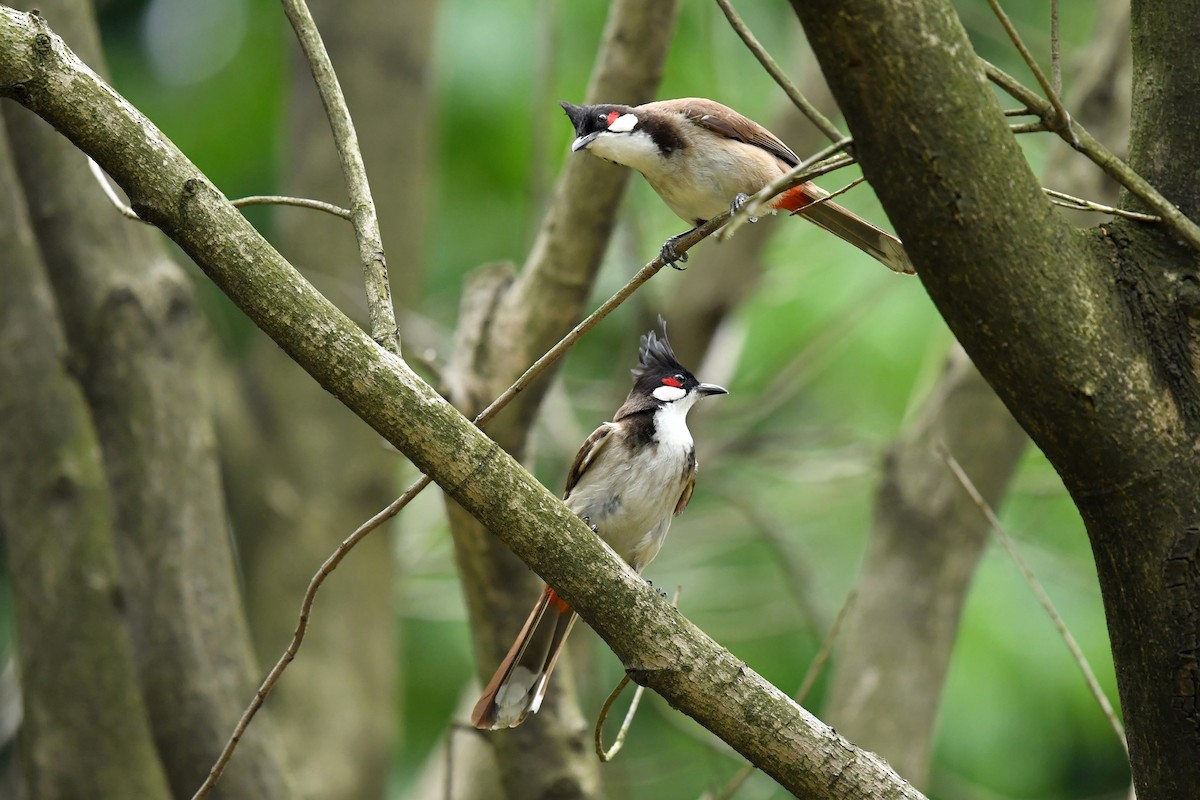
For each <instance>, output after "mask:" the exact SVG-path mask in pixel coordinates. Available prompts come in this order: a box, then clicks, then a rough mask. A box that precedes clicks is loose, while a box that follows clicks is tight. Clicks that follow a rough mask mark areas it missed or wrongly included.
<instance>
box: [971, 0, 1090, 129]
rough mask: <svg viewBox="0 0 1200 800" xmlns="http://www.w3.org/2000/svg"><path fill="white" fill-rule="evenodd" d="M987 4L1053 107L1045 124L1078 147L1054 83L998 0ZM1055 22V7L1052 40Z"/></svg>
mask: <svg viewBox="0 0 1200 800" xmlns="http://www.w3.org/2000/svg"><path fill="white" fill-rule="evenodd" d="M988 5H989V6H991V7H992V11H993V13H995V15H996V18H997V19H999V20H1000V24H1001V25H1003V26H1004V30H1005V32H1006V33H1007V34H1008V38H1009V39H1011V40H1012V43H1013V46H1014V47H1016V48H1017V52H1018V53H1020V54H1021V58H1022V59H1024V61H1025V63H1026V64H1027V65H1028V66H1029V70H1030V71H1031V72H1032V73H1033V76H1034V77H1035V78H1037V82H1038V85H1040V86H1041V87H1042V91H1043V92H1045V93H1046V97H1047V98H1049V100H1050V104H1051V105H1052V106H1053V107H1054V118H1053V120H1046V122H1047V124H1050V126H1051V127H1052V128H1053V129H1054V130H1056V131H1058V132H1059V133H1061V134H1062V135H1063V136H1064V137H1070V138H1069V139H1068V141H1070V142H1071V145H1072V146H1073V147H1078V146H1079V135H1078V134H1077V133H1076V132H1075V130H1074V129H1073V128H1072V126H1071V115H1070V114H1069V113H1068V112H1067V107H1066V106H1064V105H1063V102H1062V98H1061V97H1059V91H1058V90H1056V89H1055V85H1054V84H1053V83H1051V82H1050V80H1049V79H1047V78H1046V73H1045V72H1043V71H1042V68H1041V67H1039V66H1038V63H1037V60H1036V59H1035V58H1034V57H1033V54H1032V53H1030V52H1029V48H1028V47H1026V46H1025V42H1024V41H1022V40H1021V34H1019V33H1017V29H1016V27H1014V26H1013V24H1012V20H1010V19H1009V18H1008V15H1007V14H1005V13H1004V9H1003V8H1001V7H1000V0H988ZM1057 23H1058V14H1057V9H1055V12H1054V13H1052V15H1051V26H1052V31H1053V34H1054V35H1053V36H1052V41H1054V42H1057V41H1058V37H1057V32H1058V31H1057ZM1054 63H1055V64H1056V65H1057V63H1058V61H1057V59H1055V61H1054ZM1058 84H1059V85H1060V87H1061V84H1062V75H1061V73H1058Z"/></svg>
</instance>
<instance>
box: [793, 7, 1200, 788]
mask: <svg viewBox="0 0 1200 800" xmlns="http://www.w3.org/2000/svg"><path fill="white" fill-rule="evenodd" d="M793 6H794V7H795V9H796V12H797V15H798V16H799V17H800V19H801V21H802V22H803V24H804V26H805V29H806V30H807V31H808V32H809V36H810V40H811V41H812V42H813V46H814V50H815V51H816V53H817V57H818V59H819V60H820V61H821V64H822V67H823V69H824V71H825V73H826V76H827V77H829V78H830V82H831V86H832V88H833V91H834V95H835V96H836V97H837V98H838V100H839V104H840V105H841V107H842V109H843V111H844V112H845V114H846V119H847V121H848V123H849V126H850V129H851V132H852V133H853V134H854V135H855V139H856V142H857V146H856V152H857V154H858V156H859V158H860V160H861V162H862V164H863V169H864V172H865V174H866V175H867V176H868V178H869V179H870V180H871V181H872V184H873V185H874V186H875V187H876V190H877V191H878V193H879V195H880V198H881V200H882V201H883V203H884V207H885V208H886V209H887V210H888V213H889V215H890V216H891V218H892V220H893V221H894V222H895V224H896V226H897V229H898V230H899V232H900V234H901V237H902V238H904V239H905V241H906V242H909V243H910V250H911V254H912V256H913V261H914V263H915V264H916V265H917V268H918V271H919V272H920V274H921V277H922V281H923V283H924V284H925V286H926V287H927V289H928V291H929V293H930V295H931V297H932V298H933V300H934V302H935V303H936V304H937V306H938V309H939V310H940V311H941V313H942V315H943V316H944V317H945V318H946V320H947V322H948V323H949V325H950V327H951V328H952V330H953V331H954V333H955V335H956V336H957V337H958V339H959V341H961V342H962V343H963V345H964V347H965V348H966V350H967V352H968V353H969V354H970V355H971V357H972V359H973V360H974V361H975V364H976V365H977V366H978V367H979V369H980V371H981V372H982V373H983V375H984V376H985V377H986V378H987V379H988V381H989V383H991V384H992V386H993V387H994V388H995V389H996V391H997V393H998V394H999V395H1000V397H1001V398H1002V399H1003V400H1004V402H1005V405H1006V406H1008V408H1009V409H1010V411H1012V413H1013V415H1014V416H1015V417H1016V418H1017V420H1018V421H1019V422H1020V423H1021V425H1022V427H1024V428H1025V430H1026V431H1028V432H1029V434H1030V435H1031V437H1032V438H1033V439H1034V440H1035V442H1037V444H1038V445H1039V446H1040V447H1041V448H1042V450H1043V452H1045V454H1046V456H1047V457H1048V458H1049V459H1050V461H1051V462H1052V463H1053V464H1054V465H1055V467H1056V468H1057V469H1058V471H1059V473H1060V474H1061V475H1062V477H1063V481H1064V483H1065V485H1066V487H1067V489H1068V491H1069V492H1070V493H1071V496H1072V498H1073V499H1074V500H1075V503H1076V505H1077V506H1078V507H1079V510H1080V512H1081V514H1082V516H1083V518H1084V522H1085V524H1086V525H1087V529H1088V534H1089V537H1090V539H1091V543H1092V550H1093V553H1094V554H1095V557H1096V564H1097V572H1098V575H1099V578H1100V586H1101V590H1102V593H1103V596H1104V602H1105V611H1106V614H1107V616H1108V622H1109V632H1110V636H1111V639H1112V643H1113V655H1114V661H1115V663H1116V670H1117V680H1118V686H1119V689H1120V693H1121V700H1122V705H1123V709H1124V713H1125V719H1126V722H1127V724H1128V733H1129V745H1130V756H1131V761H1132V766H1133V773H1134V781H1135V785H1136V787H1137V792H1138V796H1139V797H1140V798H1141V800H1182V798H1185V797H1191V796H1193V795H1194V792H1195V787H1196V786H1200V759H1197V758H1196V757H1195V756H1196V752H1197V750H1198V749H1200V730H1198V728H1197V712H1196V709H1195V705H1194V702H1195V697H1196V685H1197V674H1198V673H1197V666H1196V664H1197V662H1196V655H1195V653H1196V642H1197V641H1198V634H1200V623H1198V620H1200V613H1198V612H1197V608H1198V607H1200V601H1198V600H1197V597H1198V596H1200V588H1198V587H1200V575H1198V574H1197V568H1196V564H1197V563H1198V562H1200V535H1198V534H1197V527H1196V526H1197V520H1198V519H1200V496H1198V495H1197V493H1196V486H1197V485H1198V484H1200V458H1198V457H1197V455H1196V450H1195V441H1196V438H1197V435H1198V434H1200V424H1198V420H1200V414H1198V410H1200V404H1198V402H1197V400H1198V398H1197V393H1196V364H1195V356H1194V354H1195V352H1196V340H1195V333H1194V331H1195V323H1194V320H1195V319H1196V317H1197V316H1198V315H1197V314H1196V311H1195V309H1196V308H1197V304H1196V303H1195V302H1194V297H1193V296H1191V295H1194V293H1193V292H1192V291H1191V290H1190V289H1189V288H1188V286H1189V282H1188V281H1187V280H1184V279H1182V276H1184V275H1190V276H1194V275H1195V271H1196V265H1197V259H1196V254H1195V253H1194V252H1193V251H1191V250H1189V249H1186V248H1184V247H1183V246H1181V245H1179V244H1176V243H1175V237H1174V236H1173V235H1171V234H1170V232H1169V231H1167V230H1166V229H1165V228H1164V227H1163V226H1159V225H1146V224H1142V223H1132V222H1120V223H1113V224H1111V225H1107V226H1105V227H1104V228H1103V229H1101V231H1100V232H1099V233H1098V234H1097V233H1095V232H1093V233H1091V234H1089V235H1086V236H1085V235H1073V234H1072V232H1071V231H1070V230H1069V228H1068V226H1067V225H1066V224H1065V222H1064V221H1062V220H1061V219H1060V218H1059V217H1058V215H1057V214H1056V212H1054V211H1053V210H1052V209H1051V208H1050V207H1049V206H1048V204H1047V203H1046V201H1045V200H1044V198H1042V197H1041V196H1040V192H1039V191H1038V188H1037V184H1036V181H1034V180H1033V177H1032V175H1031V174H1030V173H1029V169H1028V167H1027V165H1026V164H1025V163H1024V160H1023V159H1022V157H1021V155H1020V152H1019V150H1018V148H1017V146H1016V144H1015V143H1014V142H1013V140H1012V137H1011V136H1010V135H1009V134H1008V131H1007V128H1006V126H1005V124H1004V119H1003V117H1002V116H1001V115H1000V112H999V106H998V104H997V103H996V100H995V97H994V96H993V95H992V94H991V91H990V90H989V89H988V87H987V86H986V83H985V82H984V80H983V74H982V67H981V66H980V64H979V63H978V62H977V61H976V60H975V56H974V55H973V52H972V50H971V47H970V44H969V42H968V41H967V38H966V35H965V32H964V31H963V30H962V28H961V25H959V23H958V20H957V18H956V17H955V16H954V13H953V11H952V9H951V8H950V7H949V4H947V3H941V2H932V1H930V2H923V3H904V2H896V1H895V0H891V1H889V0H858V1H857V2H849V3H845V2H842V3H836V4H834V3H829V2H795V1H794V2H793ZM1133 30H1134V34H1133V41H1134V76H1135V77H1134V128H1133V134H1132V138H1131V161H1132V163H1133V165H1134V166H1135V167H1138V168H1140V169H1141V170H1142V171H1143V174H1144V175H1145V177H1147V178H1148V179H1149V180H1150V181H1151V182H1152V183H1155V184H1157V185H1158V186H1159V187H1160V188H1161V189H1162V190H1163V191H1164V192H1165V194H1166V195H1167V197H1168V198H1169V199H1171V200H1172V201H1174V202H1175V203H1176V204H1177V205H1178V206H1179V207H1180V209H1181V210H1182V211H1183V212H1184V213H1185V214H1187V215H1189V216H1190V217H1191V218H1193V219H1196V218H1197V217H1198V216H1200V213H1198V212H1200V187H1197V185H1196V183H1195V181H1194V180H1192V176H1194V175H1195V173H1196V172H1197V158H1198V156H1200V147H1198V145H1197V142H1196V141H1195V139H1194V136H1192V132H1193V131H1194V130H1195V128H1196V126H1197V119H1196V118H1195V115H1196V114H1198V113H1200V110H1198V109H1200V77H1198V71H1197V70H1194V69H1189V68H1181V66H1180V64H1179V59H1180V58H1189V57H1191V54H1193V53H1194V52H1195V49H1194V48H1190V46H1184V44H1183V43H1184V42H1194V41H1196V40H1197V38H1198V37H1200V14H1197V13H1196V8H1195V4H1190V5H1189V7H1188V8H1187V9H1181V8H1180V7H1179V5H1178V4H1174V3H1172V4H1166V3H1149V2H1147V3H1141V4H1138V5H1135V7H1134V15H1133ZM1185 53H1186V54H1188V55H1186V56H1185V55H1184V54H1185ZM849 65H853V66H852V68H851V67H850V66H849ZM897 143H900V144H899V146H898V145H897ZM918 199H919V200H920V201H919V202H917V201H915V200H918ZM928 231H937V232H938V235H937V236H936V237H932V236H923V235H922V234H923V233H924V232H928Z"/></svg>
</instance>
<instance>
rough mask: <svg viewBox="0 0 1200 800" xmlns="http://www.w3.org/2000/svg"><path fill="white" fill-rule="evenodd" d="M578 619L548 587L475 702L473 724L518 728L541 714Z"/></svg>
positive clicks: (484, 727) (480, 726)
mask: <svg viewBox="0 0 1200 800" xmlns="http://www.w3.org/2000/svg"><path fill="white" fill-rule="evenodd" d="M575 620H576V616H575V612H574V611H572V610H571V607H570V606H568V605H567V604H566V601H564V600H563V599H562V598H560V597H559V596H558V594H557V593H555V591H554V590H553V589H551V588H550V587H549V586H547V587H546V589H545V591H543V592H542V596H541V598H540V599H539V600H538V602H537V605H535V606H534V607H533V611H532V612H530V614H529V618H528V619H527V620H525V626H524V627H523V628H521V633H520V634H519V635H518V636H517V640H516V641H515V642H513V644H512V647H510V648H509V650H508V655H506V656H505V657H504V660H503V661H501V662H500V666H499V667H497V668H496V674H495V675H493V676H492V679H491V680H490V681H488V685H487V688H486V689H484V690H483V695H482V696H481V697H480V698H479V701H478V702H476V703H475V710H474V711H472V712H471V724H472V725H474V726H475V727H476V728H482V729H484V730H495V729H496V728H515V727H516V726H518V725H520V724H521V722H522V721H523V720H524V719H525V717H526V716H528V715H529V714H530V713H534V714H536V713H537V710H538V708H539V707H540V706H541V705H542V698H543V697H545V695H546V682H547V681H549V680H550V673H551V672H552V671H553V670H554V665H555V663H557V662H558V656H559V654H560V653H562V647H563V644H565V643H566V641H567V634H569V633H570V632H571V627H572V626H573V625H574V624H575Z"/></svg>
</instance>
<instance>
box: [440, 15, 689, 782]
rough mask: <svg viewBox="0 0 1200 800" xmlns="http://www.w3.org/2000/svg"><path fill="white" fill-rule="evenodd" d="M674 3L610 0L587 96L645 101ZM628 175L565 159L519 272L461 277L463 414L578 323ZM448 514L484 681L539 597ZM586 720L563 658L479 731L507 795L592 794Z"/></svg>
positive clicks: (461, 515) (513, 433)
mask: <svg viewBox="0 0 1200 800" xmlns="http://www.w3.org/2000/svg"><path fill="white" fill-rule="evenodd" d="M677 9H678V3H677V2H664V3H644V2H641V0H619V2H616V3H614V4H613V5H612V7H611V9H610V11H609V18H608V23H607V25H606V27H605V31H604V34H603V42H602V44H601V47H600V50H599V53H598V55H597V59H596V66H595V68H594V70H593V74H592V78H591V81H590V85H589V86H588V89H587V102H605V101H609V102H628V103H642V102H645V101H647V100H649V99H651V97H652V96H653V93H654V90H655V88H656V87H657V86H658V82H659V80H660V78H661V75H662V65H663V62H664V61H665V59H666V53H667V47H668V45H669V44H670V41H671V35H672V32H673V31H674V27H675V16H676V12H677ZM614 98H616V99H615V100H614ZM628 177H629V176H628V170H626V169H623V168H620V167H616V166H614V165H611V164H607V163H604V162H602V161H600V160H599V159H595V158H587V157H577V158H569V159H567V161H566V164H565V166H564V169H563V171H562V174H561V175H560V177H559V179H558V182H557V183H556V185H555V188H554V194H553V198H552V199H551V202H550V204H549V207H548V210H547V212H546V215H545V217H544V219H543V220H542V223H541V226H540V228H539V230H538V233H537V235H536V237H535V239H534V243H533V246H532V248H531V251H530V254H529V257H528V259H527V260H526V263H525V265H524V267H523V268H522V269H521V271H520V272H519V273H514V270H513V269H512V267H511V266H507V265H499V266H493V267H490V268H485V269H484V270H481V271H480V272H479V273H477V274H476V275H475V276H473V278H472V280H471V281H469V282H468V286H467V287H466V288H465V290H464V293H463V300H462V313H461V314H460V321H459V330H458V335H457V337H456V341H455V348H454V355H453V358H452V361H451V364H450V365H449V367H448V369H447V371H446V383H447V386H448V391H447V396H449V397H450V398H451V399H452V400H453V402H454V404H455V405H456V406H457V407H458V408H460V409H463V410H464V411H466V412H468V413H475V412H477V411H478V410H480V409H481V408H483V407H484V406H485V405H486V404H487V403H488V402H490V401H491V399H492V398H493V397H495V396H496V395H498V394H500V393H501V392H502V391H504V389H506V388H507V387H508V386H509V384H511V383H512V382H513V381H514V380H515V379H516V378H517V377H519V376H520V375H521V373H523V372H524V371H525V370H526V369H527V368H528V367H529V365H530V364H532V363H533V362H534V361H535V360H536V359H537V358H538V357H539V356H541V355H542V353H544V352H545V351H546V350H548V349H549V348H550V347H551V346H553V345H554V343H555V342H557V341H558V340H559V339H560V338H562V336H563V335H564V334H566V333H567V332H568V331H569V330H570V329H571V328H572V327H573V326H574V325H575V324H576V323H577V322H578V321H579V319H580V318H581V316H582V313H583V308H584V303H585V302H586V301H587V298H588V294H589V292H590V290H591V287H592V284H593V282H594V280H595V276H596V273H597V271H598V270H599V267H600V261H601V257H602V256H603V255H604V250H605V248H606V247H607V244H608V237H609V234H610V233H611V231H612V226H613V224H614V221H615V218H616V215H615V213H614V210H615V208H616V205H617V203H619V202H620V199H621V196H622V193H623V191H624V188H625V184H626V182H627V180H628ZM551 371H552V372H553V368H552V370H551ZM551 377H552V375H549V376H543V377H542V379H541V380H539V381H538V382H537V383H535V384H534V385H533V386H531V387H529V388H528V389H526V390H525V391H523V392H522V393H521V394H520V395H518V396H517V398H516V399H515V400H514V401H513V402H512V403H511V404H510V405H509V406H508V407H507V408H506V409H505V410H504V411H503V412H502V413H501V414H500V415H499V416H498V417H497V418H496V420H495V421H494V422H492V423H491V424H490V425H489V426H488V433H489V435H490V436H491V437H492V438H493V439H495V441H496V442H497V443H498V444H499V445H500V446H501V447H503V448H504V449H505V450H506V451H507V452H509V453H511V454H513V455H514V456H515V457H517V458H521V457H522V456H523V455H524V453H525V448H526V444H527V441H528V437H529V433H530V430H531V428H532V425H533V420H534V418H535V416H536V414H537V410H538V408H539V407H540V404H541V400H542V398H543V396H544V394H545V392H546V390H547V388H548V387H549V385H550V378H551ZM448 513H449V517H450V524H451V531H452V533H453V535H454V543H455V556H456V558H457V561H458V568H459V573H460V575H461V578H462V581H461V582H462V585H463V587H464V591H465V594H466V599H467V608H468V613H469V616H470V620H471V629H472V633H473V636H474V641H475V654H476V661H477V663H478V667H479V673H480V675H481V676H482V677H483V678H485V679H486V678H487V677H488V676H490V675H491V673H492V671H493V670H494V669H495V668H496V665H497V664H499V663H500V660H501V659H502V658H503V657H504V654H505V653H506V652H507V651H508V648H509V645H510V644H511V642H512V639H513V637H515V636H516V634H517V631H519V630H520V629H521V625H522V624H523V623H524V621H525V617H526V616H527V615H528V613H529V609H530V608H531V607H532V605H533V602H534V601H535V600H536V598H537V591H538V589H537V585H536V584H537V582H536V579H535V578H534V577H533V576H532V575H531V574H530V573H529V569H528V568H527V567H526V566H525V564H524V563H523V562H521V561H520V560H519V559H517V558H515V557H514V556H513V555H512V553H511V552H510V551H509V549H508V548H507V547H506V546H505V545H504V543H502V542H501V541H500V540H498V539H497V538H496V537H495V536H494V535H493V534H492V533H491V532H490V531H488V530H487V528H486V527H485V526H484V525H482V524H480V522H478V521H477V520H476V519H475V518H473V517H472V516H471V515H470V514H469V513H467V512H466V511H464V510H463V509H462V508H461V507H459V506H457V505H455V504H453V503H450V504H448ZM587 727H588V726H587V723H586V722H585V720H584V719H583V717H582V716H581V715H580V712H579V709H578V707H577V705H576V701H575V699H574V691H573V683H572V681H571V671H570V665H569V662H568V659H566V658H564V659H562V662H561V663H560V664H559V666H558V668H557V669H556V670H555V681H554V683H553V684H552V688H551V691H550V693H549V695H548V697H547V701H546V703H545V704H544V705H543V706H542V709H541V711H540V712H539V713H538V714H537V715H536V716H534V717H533V718H531V719H530V720H529V721H528V722H526V724H524V725H522V726H521V727H520V728H517V729H515V730H506V731H500V732H496V733H491V734H487V736H488V739H489V740H490V741H491V743H492V744H493V745H494V746H495V749H496V761H497V764H498V767H499V770H500V777H501V783H502V784H503V786H504V788H505V791H506V792H507V794H508V796H509V797H511V798H518V797H531V796H532V797H537V796H542V795H543V794H544V793H546V792H550V791H553V792H554V793H555V796H561V797H596V796H599V792H600V785H599V773H598V769H597V763H596V760H595V757H594V756H593V755H592V753H591V749H590V748H589V747H588V746H587V736H586V730H587ZM480 788H481V789H484V790H485V791H486V788H487V787H486V785H484V786H481V787H480Z"/></svg>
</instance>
